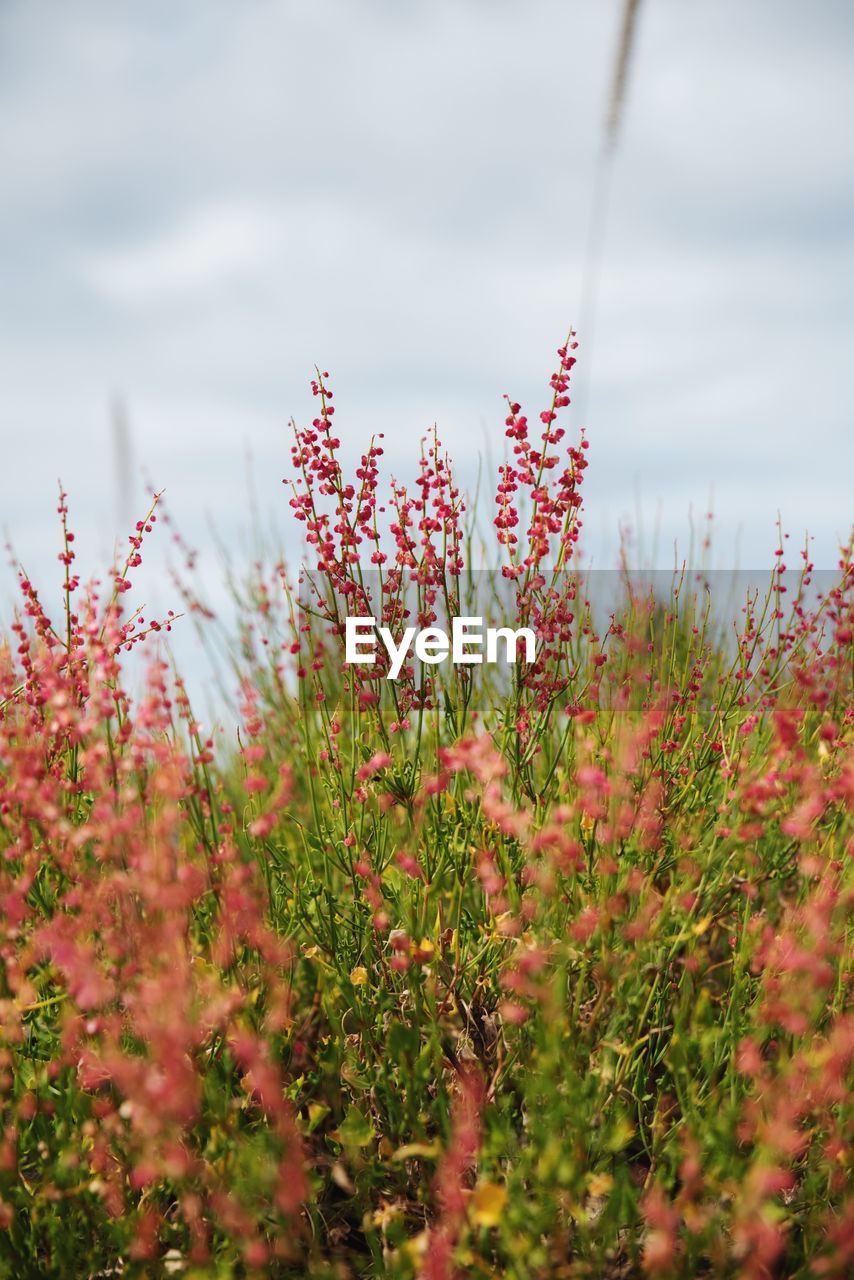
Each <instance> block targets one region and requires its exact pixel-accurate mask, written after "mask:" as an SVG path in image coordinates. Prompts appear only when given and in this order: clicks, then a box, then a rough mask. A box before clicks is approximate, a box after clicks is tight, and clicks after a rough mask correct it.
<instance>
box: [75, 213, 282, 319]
mask: <svg viewBox="0 0 854 1280" xmlns="http://www.w3.org/2000/svg"><path fill="white" fill-rule="evenodd" d="M279 230H280V228H279V226H278V224H277V222H276V219H275V218H274V216H273V215H272V213H271V212H269V211H268V210H265V209H263V208H260V207H257V206H254V205H251V204H244V205H240V204H233V205H228V204H226V205H213V206H207V207H203V208H201V209H199V210H197V211H196V212H195V213H193V214H191V215H190V216H188V217H185V218H182V219H181V221H180V222H179V223H177V224H175V225H173V226H171V227H168V228H167V229H166V230H165V231H162V232H160V233H158V234H156V235H154V236H146V237H143V238H141V239H139V240H136V241H132V242H130V243H126V244H122V245H118V246H114V247H108V248H104V249H99V250H96V251H95V252H91V253H88V254H86V255H85V256H83V257H82V259H81V262H80V271H81V275H82V276H83V279H84V280H85V281H86V282H87V283H88V284H89V285H90V286H91V287H92V288H94V289H96V290H97V291H98V292H99V293H101V294H102V295H103V296H104V297H105V298H107V299H109V300H110V301H112V302H118V303H120V304H122V305H125V306H138V305H144V306H148V307H152V306H157V305H159V304H161V303H172V302H176V301H178V302H180V301H183V300H187V299H198V298H200V297H205V296H209V295H210V294H211V293H212V292H213V291H215V290H216V289H217V288H218V287H219V286H220V285H222V284H224V283H227V282H228V281H229V280H232V279H234V278H235V277H244V276H245V274H246V273H247V272H252V271H254V270H255V269H258V268H261V267H262V266H263V264H264V262H265V261H266V260H267V259H268V257H269V254H270V252H271V249H272V247H273V245H274V244H275V242H276V239H277V236H278V234H279Z"/></svg>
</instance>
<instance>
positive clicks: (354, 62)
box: [0, 0, 854, 603]
mask: <svg viewBox="0 0 854 1280" xmlns="http://www.w3.org/2000/svg"><path fill="white" fill-rule="evenodd" d="M621 8H622V5H621V3H619V2H618V0H595V2H594V0H514V2H511V0H424V2H418V0H337V2H336V0H310V2H308V0H306V2H305V3H297V2H296V0H242V2H240V3H238V2H237V0H231V2H230V3H226V2H224V0H195V2H194V0H185V2H183V3H180V4H176V3H175V0H146V3H145V4H139V3H129V2H127V3H122V2H120V0H109V2H107V0H103V3H98V4H94V3H93V4H87V3H82V2H81V0H77V2H76V3H74V4H47V3H40V2H37V0H0V175H2V189H1V190H2V199H0V270H2V284H0V438H2V455H0V526H2V527H3V530H4V531H6V530H8V531H9V532H10V533H11V535H12V536H13V539H14V542H15V546H16V549H17V551H18V552H19V554H20V555H21V556H22V557H23V558H24V559H25V561H26V562H27V564H28V567H29V569H30V572H31V573H34V574H37V575H39V576H43V575H51V574H55V572H56V568H57V567H56V564H55V561H54V560H53V557H54V555H55V552H56V550H57V549H58V548H57V546H56V527H55V524H54V518H53V517H54V506H55V501H54V496H55V483H56V478H57V476H58V475H61V476H62V479H63V481H64V483H65V485H66V486H67V488H68V489H69V490H70V493H71V497H72V505H73V510H74V514H75V522H76V524H77V527H78V528H79V530H80V534H79V540H78V541H79V545H80V546H81V548H82V549H83V551H84V563H85V564H87V565H88V564H90V563H91V564H93V565H94V564H95V563H96V562H97V561H98V559H99V558H100V557H103V556H108V555H109V551H110V549H111V547H112V544H113V539H114V537H115V535H116V533H117V531H118V530H117V523H118V520H117V517H118V505H119V504H118V500H117V493H116V488H117V480H116V475H117V470H116V460H115V450H114V447H113V443H112V436H111V428H110V417H109V412H108V405H109V398H110V396H111V394H113V393H114V392H118V393H120V394H121V395H122V396H123V397H124V399H125V401H126V404H127V406H128V411H129V416H130V423H131V435H132V446H133V457H134V476H135V477H136V478H135V481H134V484H135V494H134V502H135V505H138V504H139V502H141V501H142V493H143V486H142V481H141V479H140V478H139V476H140V475H141V473H142V471H143V470H144V472H145V473H146V474H148V475H149V476H150V477H151V479H152V480H153V482H154V483H155V484H156V485H157V486H159V487H165V488H166V490H167V492H168V497H169V502H170V506H171V510H172V513H173V515H174V516H175V517H176V519H177V521H178V522H179V524H180V525H181V526H182V527H183V528H184V530H185V531H186V533H187V534H188V536H189V537H190V539H191V540H192V541H194V542H195V543H196V544H197V545H200V546H201V548H202V551H203V553H204V552H205V551H206V548H208V547H209V545H210V537H209V535H208V534H207V532H206V529H205V523H204V522H205V516H206V513H208V512H210V513H211V514H212V515H213V517H214V519H215V520H216V522H217V525H218V527H219V529H220V531H221V533H222V535H223V537H224V538H225V540H226V541H227V542H232V541H233V540H234V539H236V538H237V536H238V531H239V529H240V528H241V527H242V526H245V524H246V522H247V515H246V511H247V498H246V482H245V472H246V457H247V454H250V453H251V455H252V457H253V459H254V472H255V477H256V479H255V485H256V489H257V491H258V497H259V502H260V504H261V507H262V509H263V510H264V511H265V512H266V511H269V512H273V513H276V512H278V513H279V516H280V519H281V524H282V527H283V528H286V527H287V514H286V507H285V495H284V492H283V490H282V488H281V478H282V476H283V475H285V474H286V471H287V456H288V443H289V440H288V431H287V421H288V418H289V417H290V415H291V414H293V415H295V416H296V417H297V418H298V419H300V420H305V418H306V416H307V415H308V414H309V412H310V410H311V404H310V395H309V390H308V382H309V379H310V377H311V374H312V369H313V366H314V364H315V362H318V363H320V364H321V365H322V366H323V367H324V368H327V369H329V370H330V371H331V373H332V380H333V384H334V387H335V390H336V393H337V400H336V404H337V406H338V417H337V419H336V423H337V425H338V427H339V428H340V431H341V433H342V436H343V438H344V441H345V445H346V449H347V451H348V453H349V454H350V455H351V456H352V455H355V454H356V453H357V452H358V451H360V450H361V448H362V447H363V446H364V445H365V443H366V440H367V438H368V436H369V434H370V432H371V431H372V430H374V429H380V430H385V431H386V433H387V441H386V443H387V446H388V455H389V459H390V462H391V464H392V466H393V468H394V470H395V471H396V472H397V473H398V474H399V475H400V477H401V478H403V477H405V476H406V475H410V474H412V473H413V471H414V454H415V444H416V441H417V438H418V437H419V435H420V434H421V433H422V432H424V431H425V430H426V429H428V428H429V427H430V426H431V424H432V423H433V422H434V421H436V422H437V423H438V427H439V431H440V434H441V436H442V437H443V439H444V440H445V441H446V443H447V444H448V445H449V447H450V449H451V452H452V454H453V455H454V457H455V458H456V460H457V462H458V464H459V466H460V469H461V471H462V473H463V475H464V476H465V477H467V478H469V479H470V478H473V476H474V474H475V469H476V465H477V458H478V454H479V452H481V451H483V450H484V449H485V448H486V447H487V443H488V447H489V449H490V450H491V451H492V453H493V456H495V455H500V453H501V451H502V449H503V447H504V441H503V426H502V401H501V395H502V393H503V392H505V391H507V392H509V393H511V394H512V395H513V396H514V397H516V398H518V399H521V400H522V401H523V402H524V403H525V404H526V406H527V407H529V408H530V409H531V410H532V411H534V412H536V411H538V410H539V409H540V408H542V407H543V406H544V403H545V399H546V391H547V378H548V374H549V372H550V370H551V367H552V361H553V352H554V348H555V347H556V346H557V345H559V343H560V341H561V340H562V338H563V335H564V333H565V331H566V328H567V327H568V325H569V324H570V323H571V322H576V323H577V322H578V319H579V308H580V294H581V275H582V265H583V259H584V251H585V244H586V238H587V224H588V218H589V211H590V203H591V195H592V184H593V176H594V169H595V162H596V156H597V153H598V149H599V146H600V139H601V125H602V119H603V115H604V110H605V101H606V97H607V88H608V82H609V79H610V75H611V66H612V63H613V56H614V49H615V43H616V38H617V31H618V26H619V20H620V11H621ZM852 54H854V6H852V5H851V4H850V2H849V0H812V3H810V4H803V3H794V2H792V0H773V3H772V0H753V2H752V3H745V0H693V2H692V3H690V4H689V3H685V0H644V3H642V5H641V12H640V19H639V27H638V40H637V44H636V48H635V56H634V63H633V66H632V72H631V80H630V86H629V93H628V101H627V104H626V113H625V121H624V128H623V132H622V136H621V139H620V144H619V148H618V152H617V155H616V159H615V167H614V171H613V183H612V192H611V207H610V216H609V221H608V226H607V235H606V240H605V249H604V259H603V267H602V274H601V290H600V297H599V307H598V316H597V325H596V332H595V343H594V348H595V360H594V361H593V363H592V368H591V374H590V383H589V387H588V392H589V394H588V395H586V396H585V398H584V411H585V420H586V425H587V427H588V430H589V436H590V439H591V441H592V450H591V455H590V456H591V468H590V471H589V473H588V474H589V477H590V479H589V485H588V490H587V530H588V534H589V538H588V549H589V551H590V553H591V554H592V555H593V557H594V560H595V561H596V562H597V563H599V564H605V563H610V562H612V560H613V550H614V545H615V535H616V530H617V526H618V523H619V521H620V520H621V519H622V518H626V517H628V518H630V519H632V520H635V519H636V504H637V503H638V502H639V504H640V509H641V513H642V522H643V525H644V529H645V537H646V544H647V551H646V554H647V556H650V555H651V554H652V533H653V530H654V527H655V525H656V521H657V520H659V522H660V525H661V536H660V540H659V545H658V550H657V553H656V556H657V561H658V563H660V564H664V565H667V564H670V563H672V560H673V540H674V538H676V537H678V539H679V546H680V550H682V551H686V550H687V542H688V529H689V511H690V509H691V508H692V506H693V509H694V512H695V514H698V515H702V513H704V512H705V510H706V507H707V505H708V501H709V493H710V490H713V492H714V507H715V511H716V513H717V517H718V524H719V530H720V531H719V536H718V563H721V564H729V563H732V564H734V563H736V561H738V563H740V564H741V565H742V566H747V567H757V566H759V565H762V564H765V563H766V562H767V561H768V559H769V556H770V552H771V549H772V547H773V545H774V540H775V530H774V522H775V518H776V512H777V509H778V508H780V510H781V511H782V514H783V519H784V522H785V525H786V527H787V528H788V529H790V530H791V532H792V536H793V537H795V536H796V535H798V536H800V535H801V533H802V532H803V530H804V529H805V528H806V527H808V528H809V530H810V531H811V533H813V534H814V535H815V543H814V547H815V555H816V559H817V560H818V562H819V563H820V564H823V565H830V564H832V563H833V562H834V560H835V554H834V553H835V549H836V545H837V539H838V538H841V537H843V536H845V535H846V533H847V531H848V528H849V526H850V522H851V518H852V503H851V501H850V496H851V479H850V478H851V475H852V474H854V431H852V425H851V407H850V406H851V390H850V387H851V370H852V366H854V361H853V360H852V352H854V342H852V339H853V338H854V290H852V271H853V269H854V155H852V144H851V136H850V131H851V121H852V119H854V76H852V74H851V67H852ZM588 336H589V335H585V334H584V333H583V332H582V333H581V335H580V337H581V343H582V346H581V349H580V351H579V355H580V356H581V357H582V367H584V365H583V361H584V358H585V345H584V344H585V338H586V337H588ZM577 425H579V423H578V419H576V426H577ZM659 511H660V515H657V512H659ZM739 530H740V534H739V538H738V540H737V538H736V533H737V531H739ZM285 536H287V535H285ZM165 603H168V600H166V601H165Z"/></svg>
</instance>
